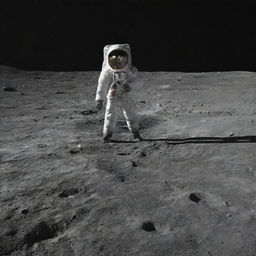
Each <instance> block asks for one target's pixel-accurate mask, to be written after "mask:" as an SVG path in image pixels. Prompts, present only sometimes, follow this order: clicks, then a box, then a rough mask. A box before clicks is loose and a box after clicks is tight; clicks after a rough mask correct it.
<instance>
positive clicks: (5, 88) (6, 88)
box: [3, 87, 17, 92]
mask: <svg viewBox="0 0 256 256" xmlns="http://www.w3.org/2000/svg"><path fill="white" fill-rule="evenodd" d="M3 91H5V92H16V91H17V89H16V88H14V87H4V88H3Z"/></svg>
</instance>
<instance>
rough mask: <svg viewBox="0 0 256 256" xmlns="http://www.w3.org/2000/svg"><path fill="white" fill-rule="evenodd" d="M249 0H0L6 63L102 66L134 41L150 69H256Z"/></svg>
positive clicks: (255, 16)
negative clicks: (116, 48) (111, 47)
mask: <svg viewBox="0 0 256 256" xmlns="http://www.w3.org/2000/svg"><path fill="white" fill-rule="evenodd" d="M254 24H256V3H255V1H249V0H240V1H236V0H212V1H209V0H190V1H184V0H173V1H172V0H170V1H161V0H127V1H122V0H107V1H106V0H0V64H1V65H9V66H15V67H20V68H25V69H43V70H100V69H101V63H102V57H103V54H102V50H103V47H104V45H106V44H111V43H129V44H130V45H131V47H132V53H133V63H134V65H136V66H137V67H138V68H139V69H140V70H142V71H224V70H250V71H255V70H256V29H255V26H254Z"/></svg>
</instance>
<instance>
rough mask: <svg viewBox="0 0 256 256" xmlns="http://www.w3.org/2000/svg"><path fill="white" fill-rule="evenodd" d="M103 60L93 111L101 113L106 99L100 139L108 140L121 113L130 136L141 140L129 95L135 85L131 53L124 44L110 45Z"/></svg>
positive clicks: (135, 71) (137, 121) (134, 70)
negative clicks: (97, 110)
mask: <svg viewBox="0 0 256 256" xmlns="http://www.w3.org/2000/svg"><path fill="white" fill-rule="evenodd" d="M103 52H104V60H103V65H102V70H101V74H100V76H99V80H98V87H97V92H96V98H95V101H96V107H97V108H98V109H99V110H101V109H102V108H103V101H104V99H105V97H107V104H106V110H105V120H104V127H103V139H104V142H107V141H109V140H110V138H111V137H112V135H113V133H114V131H115V127H116V122H117V118H118V115H119V112H120V111H121V110H122V111H123V114H124V116H125V119H126V123H127V126H128V129H129V130H130V132H132V133H133V136H134V138H135V139H139V140H141V139H142V138H141V136H140V133H139V120H138V116H137V114H136V106H135V103H134V101H133V99H132V97H131V95H130V91H131V86H132V85H135V84H137V83H138V79H136V77H137V69H136V68H135V67H134V66H132V64H131V62H132V58H131V50H130V46H129V45H128V44H112V45H106V46H105V47H104V50H103Z"/></svg>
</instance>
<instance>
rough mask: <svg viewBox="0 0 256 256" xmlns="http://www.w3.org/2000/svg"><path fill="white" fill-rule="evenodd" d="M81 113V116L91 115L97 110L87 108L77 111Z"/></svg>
mask: <svg viewBox="0 0 256 256" xmlns="http://www.w3.org/2000/svg"><path fill="white" fill-rule="evenodd" d="M79 113H80V114H81V115H83V116H89V115H93V114H96V113H97V111H96V110H91V109H88V110H82V111H80V112H79Z"/></svg>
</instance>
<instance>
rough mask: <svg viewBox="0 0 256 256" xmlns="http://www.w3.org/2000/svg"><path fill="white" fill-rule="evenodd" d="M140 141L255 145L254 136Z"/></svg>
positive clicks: (179, 143) (174, 143) (122, 141)
mask: <svg viewBox="0 0 256 256" xmlns="http://www.w3.org/2000/svg"><path fill="white" fill-rule="evenodd" d="M141 141H149V142H153V141H165V142H168V144H170V145H181V144H218V143H219V144H225V143H256V135H246V136H232V137H191V138H166V139H165V138H161V139H157V138H155V139H147V138H143V139H142V140H141ZM141 141H124V140H111V142H113V143H138V142H141Z"/></svg>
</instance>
